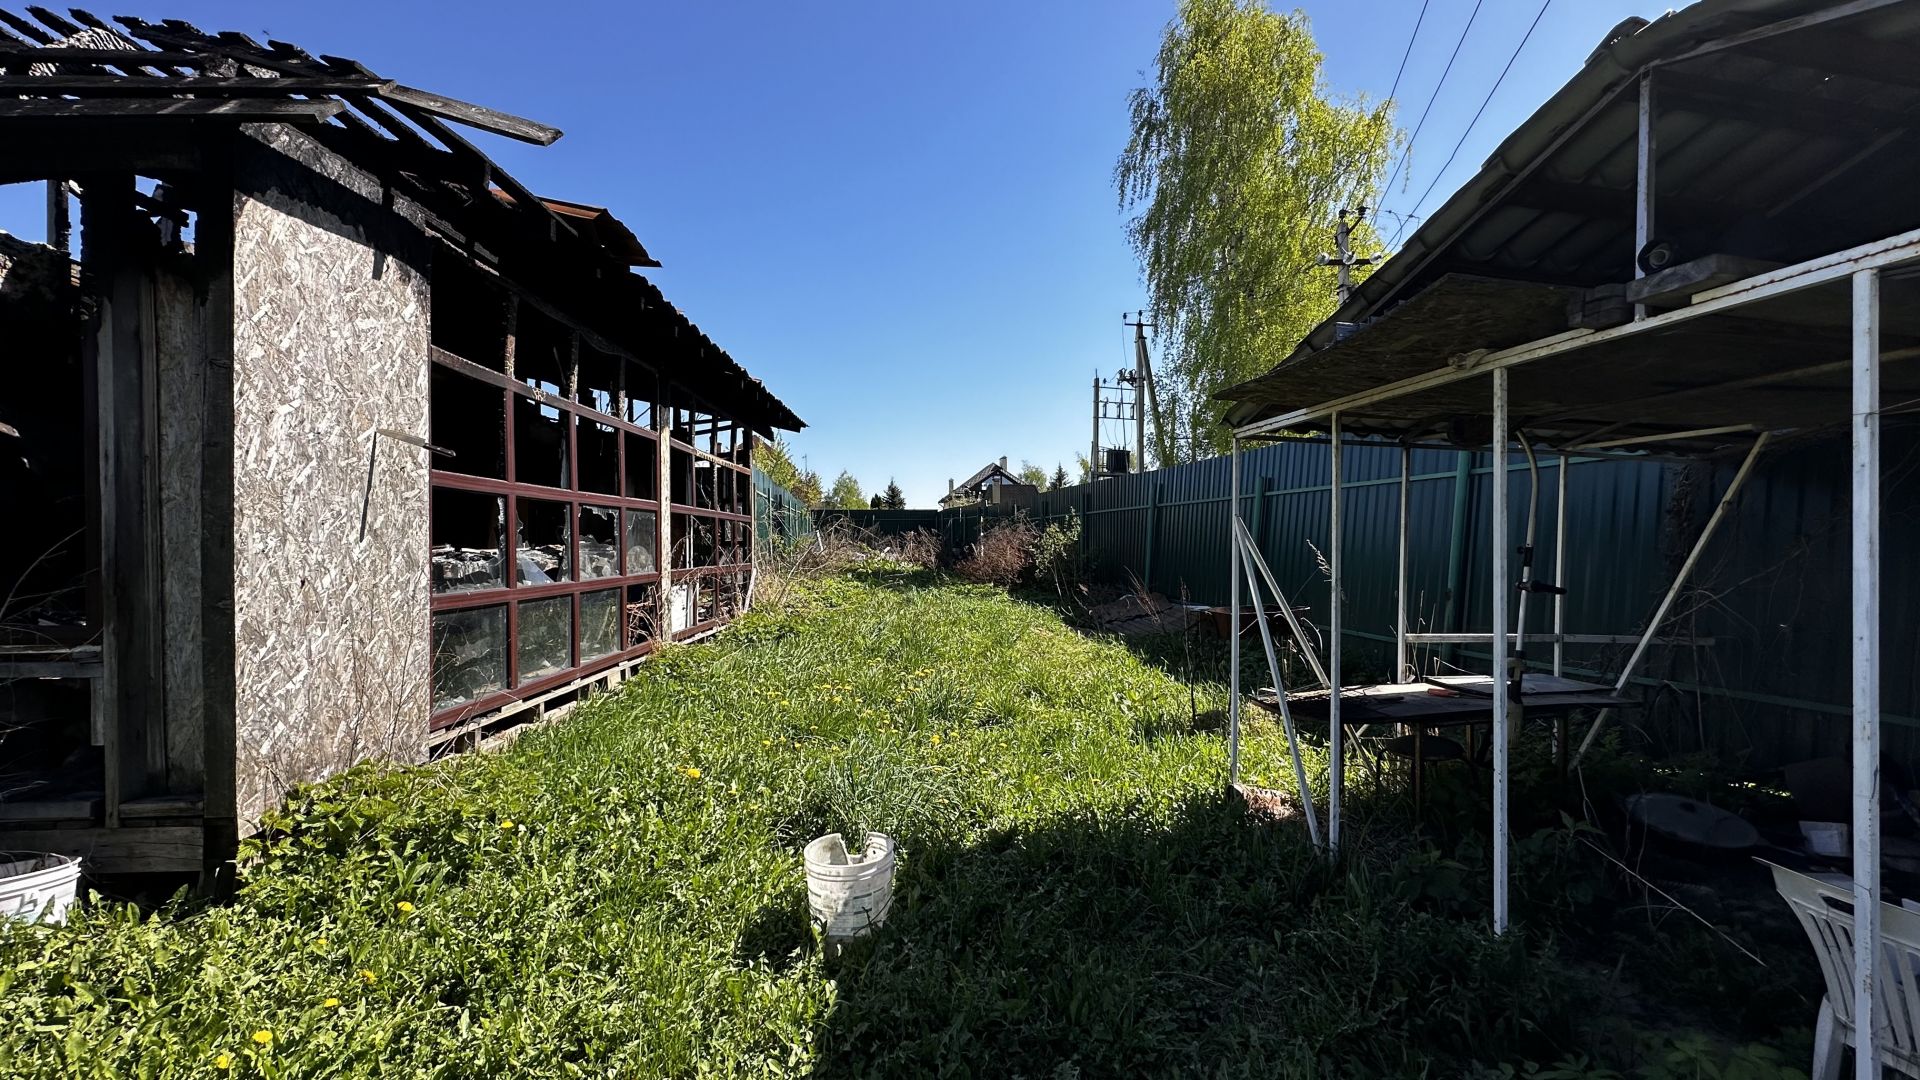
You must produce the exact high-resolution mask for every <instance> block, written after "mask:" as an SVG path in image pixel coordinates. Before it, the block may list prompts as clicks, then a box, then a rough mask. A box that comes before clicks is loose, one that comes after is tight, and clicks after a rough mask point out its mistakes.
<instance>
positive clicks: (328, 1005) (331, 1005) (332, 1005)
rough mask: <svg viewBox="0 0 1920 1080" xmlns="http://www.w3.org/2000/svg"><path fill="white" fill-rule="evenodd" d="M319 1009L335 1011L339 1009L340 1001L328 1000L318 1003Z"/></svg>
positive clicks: (336, 999)
mask: <svg viewBox="0 0 1920 1080" xmlns="http://www.w3.org/2000/svg"><path fill="white" fill-rule="evenodd" d="M320 1007H321V1008H323V1009H337V1008H339V1007H340V999H339V998H328V999H327V1000H325V1001H323V1002H321V1003H320Z"/></svg>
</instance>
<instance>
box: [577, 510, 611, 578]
mask: <svg viewBox="0 0 1920 1080" xmlns="http://www.w3.org/2000/svg"><path fill="white" fill-rule="evenodd" d="M618 576H620V511H618V510H615V509H614V508H612V507H610V506H583V507H581V508H580V577H581V579H582V580H585V579H587V578H603V577H618Z"/></svg>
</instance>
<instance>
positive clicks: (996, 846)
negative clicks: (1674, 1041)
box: [0, 569, 1566, 1078]
mask: <svg viewBox="0 0 1920 1080" xmlns="http://www.w3.org/2000/svg"><path fill="white" fill-rule="evenodd" d="M1219 704H1220V698H1219V696H1218V694H1217V693H1216V694H1215V695H1212V696H1211V697H1209V696H1202V698H1201V699H1200V700H1199V702H1198V705H1199V709H1200V710H1201V711H1205V710H1207V709H1211V708H1217V707H1218V706H1219ZM1191 716H1192V708H1191V703H1190V698H1189V693H1188V690H1187V689H1186V687H1185V686H1183V685H1181V684H1180V683H1179V682H1178V681H1177V680H1176V679H1175V678H1173V677H1170V676H1169V675H1168V674H1167V673H1165V672H1163V671H1161V670H1159V669H1157V668H1155V667H1152V666H1150V665H1148V664H1146V663H1144V662H1142V661H1141V660H1140V659H1138V658H1137V657H1136V656H1135V655H1134V654H1132V653H1130V652H1128V651H1127V650H1126V649H1125V648H1123V647H1122V646H1120V645H1118V644H1114V643H1111V642H1103V641H1095V640H1091V639H1089V638H1086V637H1084V636H1082V635H1080V634H1078V633H1076V632H1075V631H1073V630H1072V629H1070V628H1069V627H1067V626H1066V625H1064V624H1063V623H1062V622H1061V621H1060V619H1059V618H1058V617H1057V616H1056V615H1055V614H1054V613H1052V612H1051V611H1049V610H1047V609H1046V608H1043V607H1038V606H1035V605H1031V604H1027V603H1022V602H1020V601H1017V600H1015V599H1012V598H1010V597H1008V596H1007V595H1006V593H1004V592H1003V591H1000V590H995V589H990V588H985V587H978V586H966V585H959V584H952V583H947V582H944V581H941V580H938V579H934V578H931V577H930V576H928V575H924V574H910V573H907V572H904V571H890V570H884V569H875V570H870V571H867V572H864V573H861V574H856V575H854V576H853V577H852V578H832V579H827V580H822V581H814V582H803V583H801V584H799V585H797V586H796V587H795V588H794V589H793V590H792V591H791V592H790V593H789V594H788V596H787V597H786V599H785V600H784V601H783V602H782V603H781V604H780V605H779V607H778V609H777V610H759V611H755V612H753V613H750V614H749V615H747V616H746V617H744V618H743V619H741V620H740V622H739V623H738V624H737V625H736V626H734V627H733V628H731V629H730V630H728V631H727V632H725V633H723V634H721V635H720V636H719V637H718V638H716V639H714V640H712V641H710V642H708V643H705V644H701V645H697V646H692V647H674V648H670V649H667V650H666V651H665V652H663V653H662V654H661V655H660V656H658V657H657V658H656V659H655V660H654V661H653V662H650V663H648V664H646V665H643V667H642V668H641V670H640V672H639V674H638V676H637V677H636V678H635V679H634V680H632V681H630V682H629V683H627V684H626V685H625V686H624V687H623V688H622V689H621V691H620V692H619V693H617V694H615V695H611V696H608V697H605V698H601V699H598V700H596V701H594V702H593V703H591V704H589V705H587V706H585V707H583V708H581V709H580V710H578V711H577V712H576V713H575V714H574V715H573V716H571V717H569V718H567V719H566V720H564V721H562V722H560V723H558V724H555V725H553V726H551V727H548V728H545V729H542V730H539V731H536V732H532V733H530V734H528V735H527V736H526V737H524V738H522V739H520V740H518V741H517V742H515V743H514V744H513V745H512V746H511V747H509V748H508V749H507V750H505V751H504V752H501V753H498V754H485V755H473V756H469V757H466V758H462V759H458V760H452V761H447V762H442V763H440V764H437V765H434V766H430V767H425V768H418V769H400V770H392V769H377V768H371V767H368V768H363V769H360V770H356V771H355V772H354V773H352V774H350V775H348V776H346V777H344V778H341V779H339V780H337V781H335V782H332V783H330V784H327V785H324V786H322V787H320V788H316V789H311V790H307V791H303V792H301V793H299V795H298V796H297V797H296V798H295V799H294V800H293V803H292V805H291V806H290V807H289V809H288V810H287V812H286V813H285V815H284V816H283V817H282V818H281V819H280V820H279V821H278V822H277V823H276V824H277V826H278V832H277V833H276V834H275V838H274V839H272V840H271V841H269V842H267V843H265V844H264V845H262V847H261V848H260V850H259V852H258V853H257V858H256V859H255V860H254V861H253V862H252V863H251V864H249V865H248V866H247V867H246V869H245V871H244V881H243V887H242V889H241V891H240V894H239V896H238V897H237V899H236V900H235V901H234V902H233V903H231V904H227V905H224V906H219V907H209V908H197V907H191V906H188V905H185V904H177V905H175V906H173V907H171V908H169V909H168V910H165V911H162V912H160V913H158V914H156V915H151V916H146V917H143V916H142V915H141V914H140V913H139V912H138V911H136V910H135V909H132V908H130V907H124V906H115V905H102V906H100V907H98V908H96V909H95V910H94V911H92V912H91V913H89V914H86V915H84V916H80V917H77V918H76V919H75V921H74V922H73V924H72V925H70V926H68V927H66V928H37V929H35V928H30V929H21V928H19V927H12V928H7V929H0V1073H4V1074H7V1075H29V1076H85V1077H114V1078H119V1077H129V1076H301V1077H321V1076H340V1077H358V1076H406V1077H413V1076H445V1077H477V1076H499V1075H530V1076H552V1077H571V1076H620V1077H656V1076H708V1075H796V1076H797V1075H819V1076H869V1075H871V1076H880V1075H890V1076H976V1077H988V1076H991V1077H1012V1076H1032V1077H1071V1076H1081V1075H1084V1076H1111V1075H1128V1076H1134V1075H1168V1074H1192V1075H1209V1076H1212V1075H1246V1076H1284V1075H1301V1076H1305V1075H1320V1074H1323V1073H1325V1072H1346V1073H1350V1074H1352V1075H1401V1074H1406V1075H1419V1074H1420V1073H1421V1072H1422V1071H1423V1070H1426V1071H1427V1073H1428V1075H1458V1074H1459V1073H1460V1072H1461V1071H1463V1069H1464V1068H1465V1066H1466V1063H1467V1062H1468V1061H1469V1060H1471V1059H1473V1058H1479V1059H1482V1060H1495V1059H1498V1058H1499V1057H1500V1056H1501V1055H1502V1054H1503V1053H1506V1052H1508V1051H1512V1052H1515V1053H1517V1052H1518V1051H1519V1049H1523V1048H1524V1049H1531V1050H1540V1051H1544V1052H1551V1051H1552V1049H1553V1048H1554V1047H1555V1046H1557V1045H1560V1044H1562V1041H1563V1040H1564V1039H1565V1037H1566V1036H1565V1031H1564V1024H1563V1020H1564V1014H1565V1011H1566V1010H1565V1008H1564V1006H1563V1004H1562V1003H1561V1002H1560V1001H1559V1000H1558V997H1557V995H1556V992H1555V991H1554V989H1553V985H1554V984H1553V981H1552V980H1551V979H1550V978H1548V977H1546V976H1545V974H1543V972H1542V971H1541V970H1540V968H1541V961H1540V960H1538V959H1537V958H1534V957H1529V956H1528V955H1527V953H1526V952H1525V951H1524V946H1523V944H1522V943H1521V942H1520V940H1519V939H1518V937H1517V936H1516V937H1515V938H1511V939H1509V940H1508V941H1507V942H1505V943H1495V942H1493V941H1492V940H1490V939H1489V937H1488V935H1487V934H1486V932H1485V928H1484V926H1483V925H1482V924H1481V923H1479V922H1478V921H1477V920H1467V919H1448V918H1442V917H1438V916H1433V915H1427V914H1423V913H1421V912H1420V911H1418V910H1416V909H1415V908H1413V907H1412V906H1410V905H1409V904H1407V903H1405V902H1402V901H1401V900H1399V899H1397V898H1396V896H1395V893H1394V892H1393V889H1392V888H1391V883H1390V881H1387V880H1386V879H1383V878H1381V877H1379V876H1378V875H1375V874H1371V873H1367V872H1363V871H1361V870H1359V869H1356V868H1351V867H1349V868H1343V869H1339V870H1334V869H1329V868H1328V867H1327V866H1326V865H1325V864H1324V863H1323V862H1322V861H1321V860H1319V859H1317V858H1316V857H1315V856H1314V854H1313V852H1312V851H1311V849H1310V848H1308V846H1307V844H1306V841H1305V837H1304V834H1303V832H1302V830H1301V829H1300V828H1299V827H1298V825H1297V824H1293V825H1287V824H1281V825H1261V824H1258V823H1254V822H1250V821H1249V820H1247V818H1246V817H1245V815H1244V814H1242V813H1241V812H1240V811H1239V809H1238V808H1237V806H1236V805H1235V804H1233V803H1231V802H1228V801H1226V800H1224V799H1223V798H1222V797H1221V786H1222V782H1223V779H1224V775H1225V760H1224V757H1225V754H1224V745H1223V740H1222V739H1221V738H1220V736H1219V733H1218V732H1217V731H1195V730H1193V725H1192V723H1191ZM1282 745H1283V744H1282V741H1281V739H1280V736H1279V733H1278V731H1277V730H1276V729H1273V728H1272V727H1271V726H1269V725H1256V726H1255V727H1254V729H1253V730H1252V732H1251V733H1250V741H1249V748H1248V751H1247V755H1248V760H1249V762H1250V763H1252V765H1253V766H1254V768H1255V769H1256V771H1266V772H1268V773H1269V774H1270V775H1271V776H1273V777H1275V778H1278V777H1279V776H1280V775H1281V768H1280V765H1281V762H1282V761H1283V760H1284V759H1283V757H1282ZM863 827H866V828H874V829H880V830H884V831H886V832H889V833H891V834H893V835H894V836H895V837H896V838H897V840H898V842H899V844H900V846H901V850H902V852H903V855H902V861H901V866H900V871H899V877H898V881H897V886H896V897H895V905H894V910H893V916H892V919H891V921H890V922H889V924H888V926H887V928H886V930H885V931H884V932H883V933H882V934H881V935H879V937H878V939H877V940H876V941H874V942H873V943H872V944H871V946H867V947H862V948H858V949H855V950H853V951H851V952H850V953H849V954H848V955H847V956H845V957H844V958H842V959H840V960H838V961H835V962H826V961H823V960H822V959H821V956H820V950H819V949H818V948H817V946H816V945H815V943H814V941H813V938H812V936H811V933H810V931H809V930H808V928H807V923H806V916H805V889H804V884H803V878H802V873H801V867H800V858H799V849H800V847H801V846H802V845H803V844H804V843H805V842H806V841H807V840H808V839H810V838H811V837H812V836H815V835H818V834H819V833H820V832H823V831H827V830H830V829H841V830H847V831H854V832H857V831H858V830H860V829H861V828H863ZM1543 1060H1546V1059H1543Z"/></svg>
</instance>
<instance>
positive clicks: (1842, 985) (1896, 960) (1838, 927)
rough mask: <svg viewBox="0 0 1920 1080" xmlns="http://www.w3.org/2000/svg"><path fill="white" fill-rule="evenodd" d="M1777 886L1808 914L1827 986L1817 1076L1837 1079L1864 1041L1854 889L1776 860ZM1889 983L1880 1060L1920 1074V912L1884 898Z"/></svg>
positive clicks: (1816, 1043)
mask: <svg viewBox="0 0 1920 1080" xmlns="http://www.w3.org/2000/svg"><path fill="white" fill-rule="evenodd" d="M1758 861H1759V862H1762V863H1765V864H1766V866H1767V867H1768V868H1769V869H1771V870H1772V871H1773V887H1774V888H1776V889H1778V890H1780V895H1781V897H1783V898H1784V899H1785V900H1786V902H1787V906H1788V907H1790V908H1792V909H1793V914H1794V916H1795V917H1797V918H1798V919H1799V920H1800V926H1801V928H1802V929H1804V930H1806V932H1807V937H1808V939H1809V940H1811V941H1812V942H1813V952H1814V955H1815V956H1816V957H1818V958H1819V961H1820V975H1821V977H1822V978H1824V979H1825V980H1826V983H1827V993H1826V996H1825V997H1822V998H1821V999H1820V1020H1819V1022H1818V1024H1816V1025H1815V1027H1814V1031H1813V1068H1812V1069H1811V1070H1810V1072H1811V1074H1812V1080H1837V1078H1838V1077H1839V1076H1840V1055H1841V1052H1842V1051H1843V1050H1844V1048H1846V1047H1849V1046H1858V1045H1859V1043H1858V1041H1857V1040H1858V1034H1857V1033H1856V1030H1855V1028H1856V1025H1855V1020H1854V1015H1853V891H1852V889H1851V888H1845V887H1841V886H1837V885H1833V884H1830V883H1828V882H1825V881H1822V880H1820V879H1819V878H1815V877H1809V876H1808V875H1806V874H1802V873H1798V872H1796V871H1793V870H1789V869H1787V868H1786V867H1784V866H1776V865H1774V864H1773V863H1770V862H1767V861H1766V860H1765V859H1760V860H1758ZM1880 947H1881V949H1882V950H1883V955H1882V957H1881V961H1880V965H1881V966H1880V970H1881V975H1882V982H1881V985H1880V993H1879V995H1878V996H1877V997H1876V998H1875V999H1874V1013H1875V1016H1874V1025H1873V1027H1874V1041H1875V1043H1876V1044H1877V1045H1878V1046H1879V1049H1880V1060H1881V1062H1882V1064H1884V1065H1885V1066H1886V1067H1887V1068H1889V1069H1892V1070H1894V1071H1895V1072H1898V1073H1900V1074H1902V1075H1904V1076H1912V1077H1920V914H1916V913H1914V912H1912V911H1908V910H1906V909H1905V908H1902V907H1899V906H1897V905H1894V904H1888V903H1884V902H1883V903H1882V904H1881V905H1880Z"/></svg>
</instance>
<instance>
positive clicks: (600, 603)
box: [580, 589, 620, 663]
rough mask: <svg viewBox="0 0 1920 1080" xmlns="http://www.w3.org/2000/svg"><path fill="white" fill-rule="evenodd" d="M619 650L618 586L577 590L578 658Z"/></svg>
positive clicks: (591, 657)
mask: <svg viewBox="0 0 1920 1080" xmlns="http://www.w3.org/2000/svg"><path fill="white" fill-rule="evenodd" d="M619 651H620V590H619V589H603V590H602V591H600V592H590V593H581V594H580V662H581V663H585V662H587V661H588V660H593V659H596V658H598V657H602V656H606V655H607V654H609V653H616V652H619Z"/></svg>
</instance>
